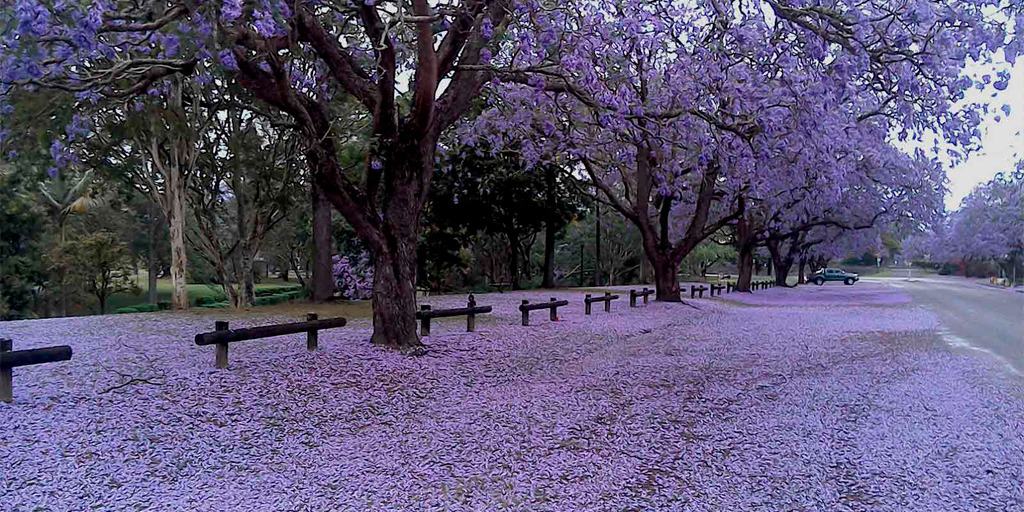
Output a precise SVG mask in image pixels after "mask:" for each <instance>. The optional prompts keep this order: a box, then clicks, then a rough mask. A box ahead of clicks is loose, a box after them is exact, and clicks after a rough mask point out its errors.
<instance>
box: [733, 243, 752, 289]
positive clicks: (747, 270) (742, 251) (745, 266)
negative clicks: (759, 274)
mask: <svg viewBox="0 0 1024 512" xmlns="http://www.w3.org/2000/svg"><path fill="white" fill-rule="evenodd" d="M738 252H739V256H738V257H737V261H736V265H737V267H739V273H738V275H737V277H736V291H739V292H749V291H750V281H751V280H752V278H753V277H754V247H753V246H752V245H749V244H741V245H740V247H739V249H738Z"/></svg>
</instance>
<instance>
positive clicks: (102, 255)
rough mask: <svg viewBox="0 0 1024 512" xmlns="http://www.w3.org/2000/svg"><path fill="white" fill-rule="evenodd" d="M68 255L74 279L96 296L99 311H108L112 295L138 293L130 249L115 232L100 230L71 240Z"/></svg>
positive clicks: (67, 249)
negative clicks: (133, 276) (108, 301)
mask: <svg viewBox="0 0 1024 512" xmlns="http://www.w3.org/2000/svg"><path fill="white" fill-rule="evenodd" d="M66 254H67V257H68V262H69V263H70V268H71V271H72V277H73V279H75V280H76V281H77V282H78V283H79V284H80V286H81V287H82V290H83V291H85V292H86V293H89V294H91V295H92V296H93V297H95V298H96V301H97V303H98V306H99V313H100V314H104V313H106V312H107V300H108V299H109V298H110V296H111V295H113V294H115V293H126V292H130V293H137V292H138V287H137V286H135V283H134V282H133V281H132V277H131V275H132V259H131V252H130V251H129V250H128V246H127V244H125V243H124V242H122V241H120V240H119V239H118V238H117V236H115V235H114V234H113V233H110V232H108V231H100V232H97V233H92V234H88V235H85V236H84V237H82V238H80V239H78V240H75V241H73V242H70V243H69V244H68V245H67V248H66Z"/></svg>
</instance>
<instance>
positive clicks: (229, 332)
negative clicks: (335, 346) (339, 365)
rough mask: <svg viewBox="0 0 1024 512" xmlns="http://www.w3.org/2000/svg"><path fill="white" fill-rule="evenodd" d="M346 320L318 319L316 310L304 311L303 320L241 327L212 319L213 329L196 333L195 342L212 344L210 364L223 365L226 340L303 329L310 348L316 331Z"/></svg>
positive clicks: (341, 324)
mask: <svg viewBox="0 0 1024 512" xmlns="http://www.w3.org/2000/svg"><path fill="white" fill-rule="evenodd" d="M347 323H348V321H347V320H345V319H344V318H341V317H338V318H324V319H318V318H317V315H316V313H309V314H307V315H306V321H305V322H293V323H288V324H275V325H261V326H257V327H243V328H241V329H230V328H229V327H228V322H226V321H223V320H218V321H217V322H214V329H215V330H214V331H213V332H203V333H199V334H196V345H199V346H205V345H216V347H217V351H216V360H215V362H214V366H215V367H217V368H227V367H228V344H229V343H234V342H236V341H247V340H256V339H260V338H270V337H273V336H284V335H286V334H298V333H302V332H304V333H306V349H308V350H310V351H313V350H316V349H317V346H318V343H319V335H318V334H317V331H322V330H324V329H334V328H336V327H344V326H345V324H347Z"/></svg>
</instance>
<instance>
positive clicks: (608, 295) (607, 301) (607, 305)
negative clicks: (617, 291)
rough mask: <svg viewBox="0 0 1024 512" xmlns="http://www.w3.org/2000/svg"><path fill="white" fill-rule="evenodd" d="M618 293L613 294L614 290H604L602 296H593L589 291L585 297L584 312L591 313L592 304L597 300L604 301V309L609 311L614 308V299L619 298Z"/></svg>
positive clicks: (606, 311)
mask: <svg viewBox="0 0 1024 512" xmlns="http://www.w3.org/2000/svg"><path fill="white" fill-rule="evenodd" d="M618 298H619V296H618V295H612V292H604V296H602V297H592V296H591V295H590V294H589V293H588V294H587V296H586V297H584V298H583V312H584V314H587V315H589V314H590V305H591V304H593V303H595V302H604V311H605V313H609V312H611V310H612V301H613V300H616V299H618Z"/></svg>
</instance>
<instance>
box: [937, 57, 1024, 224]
mask: <svg viewBox="0 0 1024 512" xmlns="http://www.w3.org/2000/svg"><path fill="white" fill-rule="evenodd" d="M994 76H995V74H994V73H993V77H994ZM993 91H995V90H994V89H993V88H992V87H988V88H987V89H986V90H985V91H978V90H974V91H973V93H974V94H971V95H968V97H967V101H968V102H983V103H988V104H989V106H990V110H991V111H992V113H990V114H989V116H988V117H986V118H985V120H984V121H983V122H982V126H981V130H982V138H981V149H980V150H979V151H976V152H974V153H972V154H971V155H970V156H969V157H968V158H967V160H966V161H964V162H962V163H960V164H959V165H956V166H953V167H948V168H947V170H946V171H947V175H948V176H949V194H948V195H946V208H947V209H949V210H953V209H956V208H957V207H959V206H960V201H961V200H962V199H963V198H964V197H965V196H966V195H967V194H969V193H970V192H971V190H972V189H974V187H975V186H977V185H979V184H981V183H984V182H986V181H988V180H990V179H992V177H993V176H995V175H996V173H998V172H1000V171H1004V172H1005V171H1011V170H1013V169H1014V167H1015V165H1016V162H1017V161H1019V160H1022V159H1024V58H1020V59H1018V60H1017V65H1016V66H1014V67H1013V69H1012V71H1011V77H1010V84H1009V86H1008V87H1007V88H1006V89H1005V90H1003V91H995V93H996V94H995V96H993V94H992V93H993ZM1003 105H1009V106H1010V109H1011V110H1010V115H1009V116H1006V115H1003V112H1002V111H1001V110H1000V109H1001V108H1002V106H1003ZM996 115H999V116H1000V117H1001V118H1002V120H1001V121H999V122H997V121H996V120H995V117H996Z"/></svg>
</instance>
